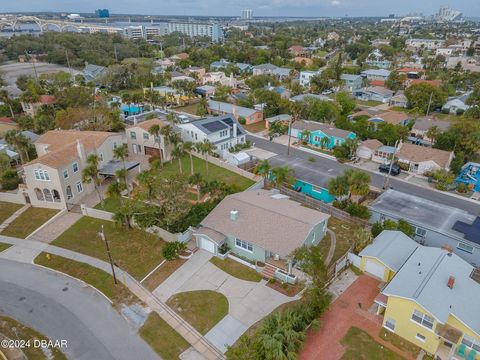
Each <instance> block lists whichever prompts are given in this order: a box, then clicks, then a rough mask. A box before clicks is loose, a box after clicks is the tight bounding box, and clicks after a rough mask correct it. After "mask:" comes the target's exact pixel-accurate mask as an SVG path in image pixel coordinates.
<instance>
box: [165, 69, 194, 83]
mask: <svg viewBox="0 0 480 360" xmlns="http://www.w3.org/2000/svg"><path fill="white" fill-rule="evenodd" d="M170 81H171V82H175V81H195V79H194V78H192V77H191V76H187V75H185V74H182V73H180V72H178V71H172V72H171V78H170Z"/></svg>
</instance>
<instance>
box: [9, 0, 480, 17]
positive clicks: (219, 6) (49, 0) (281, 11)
mask: <svg viewBox="0 0 480 360" xmlns="http://www.w3.org/2000/svg"><path fill="white" fill-rule="evenodd" d="M450 1H451V3H450V4H449V3H448V2H446V1H445V0H17V1H8V0H0V13H1V12H32V11H33V12H35V11H54V12H73V13H76V12H82V13H93V12H94V11H95V9H98V8H108V9H109V10H110V12H111V13H112V14H115V13H117V14H120V13H121V14H149V15H202V16H209V15H211V16H222V15H225V16H237V15H238V16H239V15H240V12H241V10H242V9H252V10H253V13H254V16H312V17H323V16H346V15H348V16H386V15H388V14H396V15H405V14H409V13H423V14H424V15H431V14H433V13H435V12H437V11H438V8H439V7H440V6H442V5H449V6H450V7H453V8H455V9H457V10H459V11H461V12H463V13H464V14H465V15H467V16H469V17H480V0H450ZM2 3H3V4H2Z"/></svg>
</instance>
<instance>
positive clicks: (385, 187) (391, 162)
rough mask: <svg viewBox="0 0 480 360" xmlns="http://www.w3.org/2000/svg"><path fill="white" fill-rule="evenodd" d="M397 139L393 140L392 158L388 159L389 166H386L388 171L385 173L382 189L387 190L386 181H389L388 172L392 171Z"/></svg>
mask: <svg viewBox="0 0 480 360" xmlns="http://www.w3.org/2000/svg"><path fill="white" fill-rule="evenodd" d="M398 142H399V140H397V141H395V147H394V149H393V154H392V158H391V159H390V167H389V168H388V173H387V174H386V175H385V181H384V183H383V187H382V189H383V190H387V187H388V182H389V181H390V174H391V173H392V167H393V162H394V161H395V154H396V153H397V147H398Z"/></svg>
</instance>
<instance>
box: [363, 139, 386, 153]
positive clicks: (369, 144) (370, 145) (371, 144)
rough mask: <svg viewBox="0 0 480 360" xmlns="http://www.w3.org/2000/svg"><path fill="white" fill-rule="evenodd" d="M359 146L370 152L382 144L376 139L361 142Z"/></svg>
mask: <svg viewBox="0 0 480 360" xmlns="http://www.w3.org/2000/svg"><path fill="white" fill-rule="evenodd" d="M360 145H362V146H365V147H367V148H369V149H370V150H377V149H378V148H379V147H380V146H383V144H382V142H381V141H379V140H377V139H368V140H365V141H362V143H361V144H360Z"/></svg>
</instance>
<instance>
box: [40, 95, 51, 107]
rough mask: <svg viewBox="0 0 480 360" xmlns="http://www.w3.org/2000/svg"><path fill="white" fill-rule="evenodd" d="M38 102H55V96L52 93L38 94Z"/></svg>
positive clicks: (49, 103) (45, 103) (48, 103)
mask: <svg viewBox="0 0 480 360" xmlns="http://www.w3.org/2000/svg"><path fill="white" fill-rule="evenodd" d="M39 102H40V103H42V104H44V105H52V104H55V96H52V95H40V101H39Z"/></svg>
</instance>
